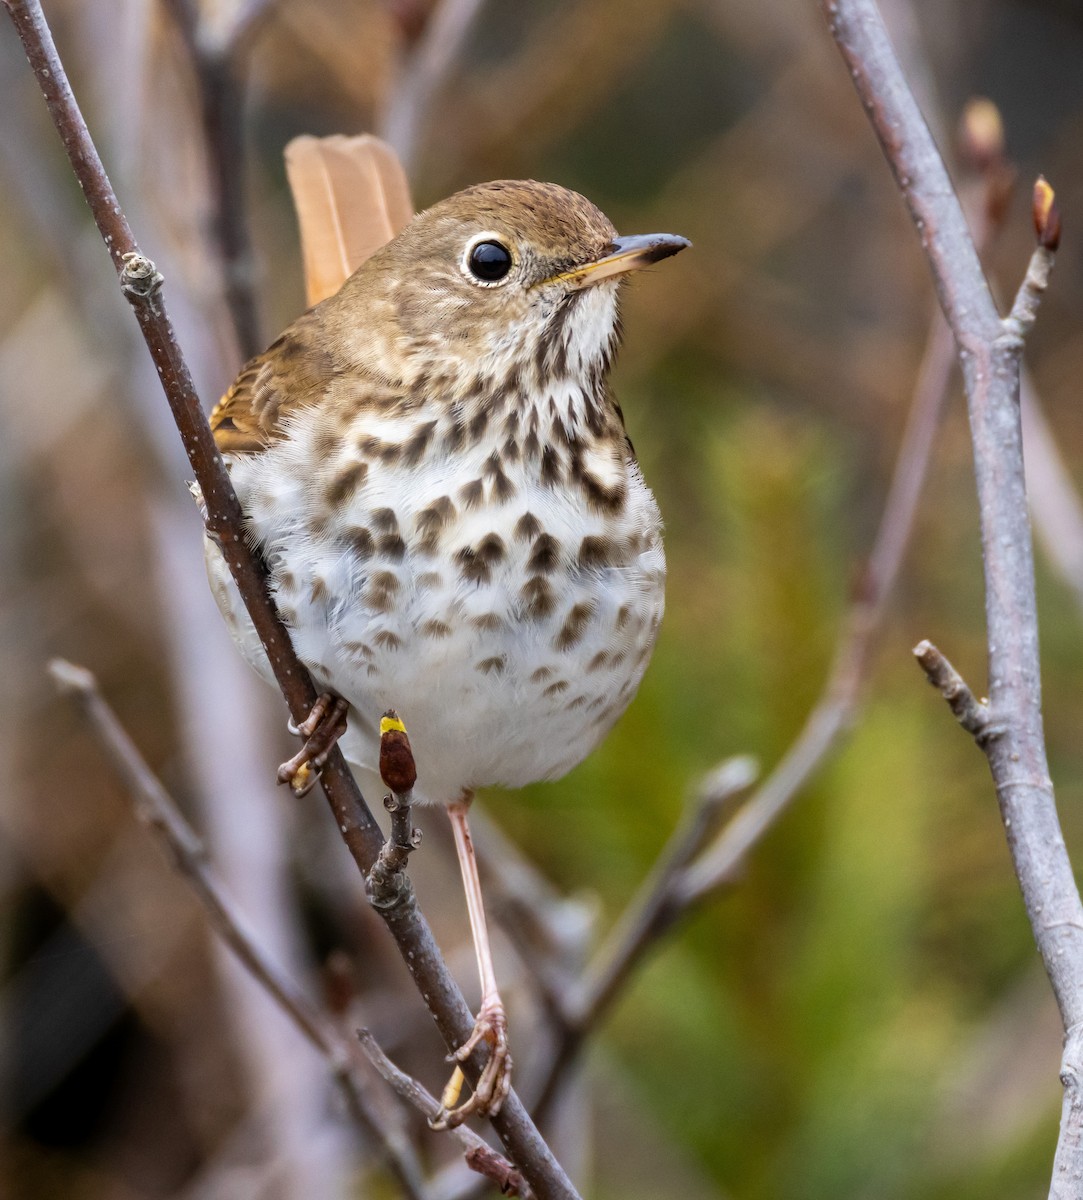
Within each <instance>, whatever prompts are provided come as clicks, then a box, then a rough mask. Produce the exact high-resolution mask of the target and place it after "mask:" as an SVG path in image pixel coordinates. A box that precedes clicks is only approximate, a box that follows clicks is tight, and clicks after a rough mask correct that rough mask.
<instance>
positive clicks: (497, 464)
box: [482, 451, 515, 500]
mask: <svg viewBox="0 0 1083 1200" xmlns="http://www.w3.org/2000/svg"><path fill="white" fill-rule="evenodd" d="M482 474H483V475H484V476H486V478H488V480H489V482H490V484H491V485H492V494H493V499H495V500H507V499H509V498H510V497H511V495H512V494H513V493H514V491H515V488H514V487H513V486H512V482H511V480H510V479H509V478H508V476H507V475H506V474H505V472H504V467H503V464H502V463H501V461H500V455H499V454H498V453H496V452H495V451H494V452H493V453H492V454H490V455H489V457H488V458H487V459H486V460H485V465H484V466H483V467H482Z"/></svg>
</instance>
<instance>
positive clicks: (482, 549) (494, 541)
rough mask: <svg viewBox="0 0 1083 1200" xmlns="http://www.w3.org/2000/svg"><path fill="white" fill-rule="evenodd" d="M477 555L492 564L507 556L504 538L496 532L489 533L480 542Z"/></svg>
mask: <svg viewBox="0 0 1083 1200" xmlns="http://www.w3.org/2000/svg"><path fill="white" fill-rule="evenodd" d="M476 553H477V556H478V558H480V559H481V561H482V562H486V563H489V564H490V565H492V564H495V563H498V562H500V561H501V560H502V559H504V558H506V557H507V550H506V548H505V546H504V539H503V538H502V537H499V536H498V535H497V534H495V533H487V534H486V535H485V536H484V537H483V538H482V539H481V541H480V542H479V543H478V548H477V552H476Z"/></svg>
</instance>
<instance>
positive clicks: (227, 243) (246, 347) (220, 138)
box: [164, 0, 265, 359]
mask: <svg viewBox="0 0 1083 1200" xmlns="http://www.w3.org/2000/svg"><path fill="white" fill-rule="evenodd" d="M164 2H165V5H166V7H167V8H168V9H169V11H170V13H171V15H172V17H173V21H174V24H175V25H176V26H177V30H178V31H179V33H180V36H181V41H182V42H183V44H184V47H185V49H186V51H187V53H188V60H189V63H190V65H191V68H192V74H193V76H194V77H195V83H196V91H197V93H198V96H199V110H200V112H199V115H200V124H201V127H202V130H203V148H204V151H205V153H206V157H207V168H208V172H209V175H210V185H211V207H212V212H213V214H214V215H213V234H214V241H215V245H216V248H217V251H218V265H219V268H220V270H221V273H222V283H223V290H224V293H225V299H226V307H227V308H228V309H229V313H230V317H231V318H232V321H233V330H234V333H235V335H236V338H237V345H238V347H239V349H240V352H241V357H242V359H249V358H251V357H252V356H253V355H254V354H256V353H258V351H259V350H260V349H261V348H262V345H263V342H262V339H261V338H260V332H259V310H258V306H257V304H256V288H255V277H256V267H255V256H254V254H253V251H252V242H251V238H250V237H249V232H248V221H247V218H246V215H245V198H244V80H243V70H244V68H243V65H242V61H241V60H242V57H243V56H242V54H241V53H240V51H241V50H242V49H243V48H244V47H246V46H247V45H248V38H247V37H246V36H243V34H244V33H245V32H247V31H249V30H251V29H252V28H253V27H254V22H255V19H256V17H257V16H258V15H259V13H260V12H261V10H263V9H264V7H265V6H264V5H252V4H250V5H247V6H245V7H246V8H247V9H248V10H249V14H248V16H247V17H246V18H244V19H241V18H238V20H239V24H238V26H237V30H234V31H231V32H229V33H228V34H227V35H226V36H224V37H221V38H214V39H212V38H211V37H210V36H208V34H207V31H206V30H205V28H204V26H203V22H202V20H201V18H200V12H199V7H198V5H197V4H196V2H195V0H164Z"/></svg>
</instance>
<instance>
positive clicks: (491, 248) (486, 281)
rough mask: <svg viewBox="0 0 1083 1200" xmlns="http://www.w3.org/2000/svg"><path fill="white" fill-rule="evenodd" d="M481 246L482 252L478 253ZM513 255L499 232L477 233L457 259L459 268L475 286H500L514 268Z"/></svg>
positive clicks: (505, 281) (506, 280) (508, 277)
mask: <svg viewBox="0 0 1083 1200" xmlns="http://www.w3.org/2000/svg"><path fill="white" fill-rule="evenodd" d="M482 247H485V248H486V251H485V253H484V254H479V251H480V250H481V248H482ZM515 266H516V262H515V255H514V254H513V253H512V250H511V247H510V246H509V245H508V244H507V242H506V241H505V239H504V238H503V237H502V236H501V235H500V234H499V233H491V232H488V231H487V232H485V233H479V234H477V235H475V236H474V237H472V238H471V239H470V241H469V242H468V243H467V245H466V249H465V250H464V251H463V256H462V258H461V259H460V261H459V270H460V271H462V273H463V276H464V277H465V278H466V279H467V280H468V281H469V282H470V283H472V284H473V285H474V286H475V287H485V288H493V287H502V286H503V285H504V284H505V283H507V282H508V280H509V279H510V278H511V276H512V272H513V271H514V270H515Z"/></svg>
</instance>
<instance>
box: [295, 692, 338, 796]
mask: <svg viewBox="0 0 1083 1200" xmlns="http://www.w3.org/2000/svg"><path fill="white" fill-rule="evenodd" d="M349 707H350V706H349V705H348V704H347V703H346V701H345V700H343V699H342V697H341V696H332V695H331V694H330V693H329V692H324V693H323V695H321V696H320V697H319V698H318V699H317V700H316V703H315V704H313V706H312V711H311V712H310V713H309V714H308V716H307V717H306V718H305V719H304V720H303V721H302V722H301V724H300V725H295V724H294V723H293V721H290V722H289V723H288V724H287V728H288V729H289V731H290V733H293V734H297V735H298V736H300V737H303V738H304V739H305V743H304V745H303V746H302V747H301V749H300V750H298V751H297V753H296V754H295V755H294V756H293V757H292V758H290V759H287V760H286V761H285V762H284V763H283V764H282V765H281V766H280V767H279V768H278V782H279V783H288V784H289V785H290V787H291V788H292V789H293V794H294V795H295V796H305V795H307V794H308V793H309V792H310V791H312V789H313V788H314V787H315V786H316V783H317V781H318V780H319V778H320V769H321V768H322V767H323V764H324V763H325V762H326V761H327V756H328V755H329V754H330V753H331V749H332V747H333V746H334V745H335V743H336V742H337V741H338V739H339V738H340V737H342V735H343V734H344V733H345V732H346V713H347V712H348V711H349Z"/></svg>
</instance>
